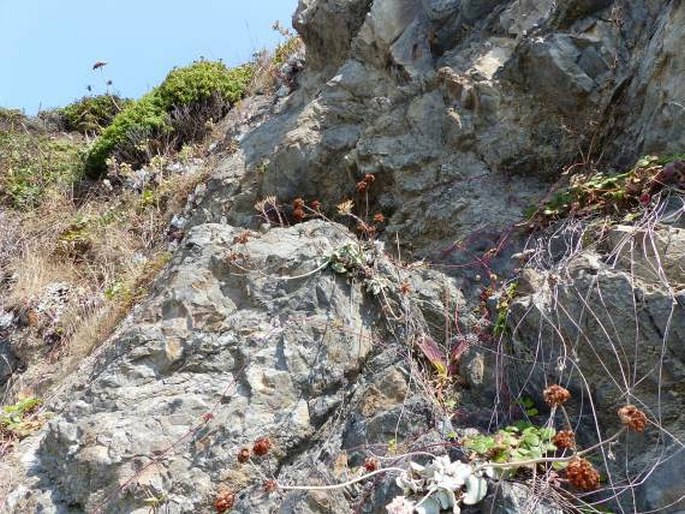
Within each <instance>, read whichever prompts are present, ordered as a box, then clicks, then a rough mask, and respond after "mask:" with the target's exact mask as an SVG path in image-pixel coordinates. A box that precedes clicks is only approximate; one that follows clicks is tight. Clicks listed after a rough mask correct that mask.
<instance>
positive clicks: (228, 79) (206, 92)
mask: <svg viewBox="0 0 685 514" xmlns="http://www.w3.org/2000/svg"><path fill="white" fill-rule="evenodd" d="M252 73H253V71H252V66H250V65H244V66H239V67H237V68H233V69H228V68H226V66H224V64H223V63H221V62H212V61H197V62H195V63H193V64H191V65H190V66H186V67H185V68H176V69H174V70H172V71H171V72H170V73H169V75H167V77H166V79H165V80H164V82H162V84H161V85H160V86H159V87H158V88H157V90H156V92H157V94H158V95H159V98H160V100H161V101H162V104H163V105H164V106H165V108H166V109H167V111H169V110H170V109H171V108H173V107H184V106H190V105H193V104H199V103H202V102H206V101H209V100H211V99H212V97H214V96H218V97H219V98H220V99H221V100H222V101H223V102H225V103H226V104H229V105H230V104H234V103H235V102H237V101H238V100H240V99H241V98H242V96H243V94H244V92H245V88H246V87H247V86H248V84H249V83H250V80H251V79H252Z"/></svg>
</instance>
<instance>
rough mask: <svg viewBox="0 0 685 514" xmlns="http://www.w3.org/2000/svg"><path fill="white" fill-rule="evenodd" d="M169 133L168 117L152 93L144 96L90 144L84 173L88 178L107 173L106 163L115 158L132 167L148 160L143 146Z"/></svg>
mask: <svg viewBox="0 0 685 514" xmlns="http://www.w3.org/2000/svg"><path fill="white" fill-rule="evenodd" d="M170 130H171V125H170V124H169V117H168V115H167V113H166V111H165V110H164V108H163V105H162V103H161V101H160V99H159V97H158V96H157V95H156V94H155V92H154V91H153V92H151V93H149V94H147V95H145V96H143V97H142V98H141V99H140V100H138V101H135V102H133V103H131V104H130V105H129V106H128V107H127V108H126V109H124V110H123V111H121V112H120V113H119V114H118V115H117V116H116V117H115V118H114V121H113V122H112V124H111V125H110V126H109V127H107V128H106V129H105V130H104V131H103V132H102V134H101V135H100V137H99V138H98V140H97V141H95V143H94V144H93V146H92V147H91V149H90V151H89V152H88V157H87V159H86V173H87V175H88V176H89V177H91V178H97V177H100V176H102V175H103V174H104V173H105V172H106V171H107V165H106V160H107V158H108V157H110V156H112V155H114V156H116V157H119V158H121V159H125V160H126V161H129V162H131V163H133V164H141V163H143V162H144V161H145V160H146V158H147V152H146V149H145V148H142V146H141V145H144V143H145V141H146V140H148V139H151V138H161V137H163V136H164V135H165V134H168V133H169V131H170Z"/></svg>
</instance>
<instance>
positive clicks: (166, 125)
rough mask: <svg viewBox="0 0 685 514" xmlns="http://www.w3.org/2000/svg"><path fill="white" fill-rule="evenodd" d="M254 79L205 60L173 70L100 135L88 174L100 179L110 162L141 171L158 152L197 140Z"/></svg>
mask: <svg viewBox="0 0 685 514" xmlns="http://www.w3.org/2000/svg"><path fill="white" fill-rule="evenodd" d="M252 74H253V69H252V66H249V65H246V66H240V67H237V68H233V69H228V68H226V66H224V64H222V63H220V62H211V61H204V60H201V61H197V62H194V63H193V64H191V65H190V66H186V67H184V68H177V69H174V70H173V71H171V73H169V75H168V76H167V78H166V79H165V80H164V82H163V83H162V84H161V85H160V86H158V87H157V88H155V89H153V90H152V91H151V92H150V93H148V94H147V95H145V96H144V97H143V98H141V99H140V100H138V101H136V102H133V103H132V104H131V105H129V106H128V107H127V108H126V109H124V110H123V111H122V112H120V113H119V114H118V115H117V116H116V117H115V118H114V121H113V122H112V124H111V125H110V126H109V127H107V128H106V129H105V130H104V131H103V132H102V134H101V136H100V138H99V139H98V140H97V141H96V142H95V144H94V145H93V147H92V148H91V150H90V152H89V154H88V158H87V160H86V173H87V174H88V176H90V177H92V178H98V177H101V176H102V175H103V174H104V173H106V171H107V165H106V160H107V158H108V157H116V158H118V159H120V160H124V161H126V162H128V163H129V164H131V165H133V166H139V165H142V164H144V163H145V162H146V161H147V160H148V159H149V158H150V157H151V156H152V155H154V154H155V153H156V152H159V151H163V150H165V149H167V148H169V147H171V148H180V147H181V146H182V145H183V144H185V143H189V142H192V141H194V140H197V139H198V138H200V137H202V136H203V135H204V134H205V132H206V122H207V121H210V120H213V119H217V118H219V117H220V116H222V115H224V114H225V112H226V110H227V109H228V107H230V105H232V104H233V103H235V102H237V101H238V100H239V99H240V98H241V97H242V96H243V95H244V94H245V89H246V88H247V86H248V84H249V82H250V80H251V78H252Z"/></svg>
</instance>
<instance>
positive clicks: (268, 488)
mask: <svg viewBox="0 0 685 514" xmlns="http://www.w3.org/2000/svg"><path fill="white" fill-rule="evenodd" d="M276 489H278V482H276V481H275V480H267V481H266V482H264V491H265V492H267V493H270V492H273V491H275V490H276Z"/></svg>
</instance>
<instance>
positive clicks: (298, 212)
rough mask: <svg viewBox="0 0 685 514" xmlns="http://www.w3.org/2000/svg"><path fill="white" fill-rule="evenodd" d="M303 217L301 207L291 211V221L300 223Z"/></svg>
mask: <svg viewBox="0 0 685 514" xmlns="http://www.w3.org/2000/svg"><path fill="white" fill-rule="evenodd" d="M304 217H305V213H304V209H303V208H301V207H297V208H296V209H294V210H293V219H294V220H295V221H302V220H303V219H304Z"/></svg>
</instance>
